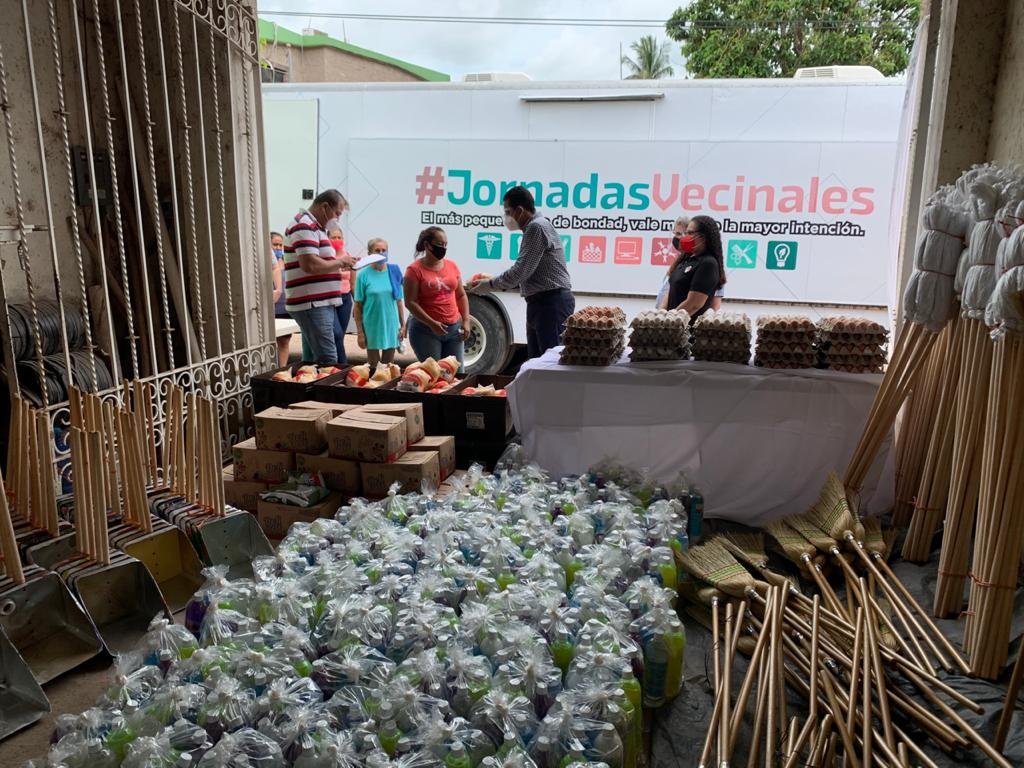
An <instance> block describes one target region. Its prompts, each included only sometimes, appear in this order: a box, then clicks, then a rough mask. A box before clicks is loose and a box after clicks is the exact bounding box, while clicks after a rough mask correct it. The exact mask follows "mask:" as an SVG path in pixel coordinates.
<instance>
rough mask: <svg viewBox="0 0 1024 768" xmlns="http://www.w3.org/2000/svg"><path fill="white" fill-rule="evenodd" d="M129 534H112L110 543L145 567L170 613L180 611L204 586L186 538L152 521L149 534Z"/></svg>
mask: <svg viewBox="0 0 1024 768" xmlns="http://www.w3.org/2000/svg"><path fill="white" fill-rule="evenodd" d="M128 533H129V538H121V537H120V536H119V535H118V532H117V531H116V530H115V531H112V532H111V541H112V543H113V544H114V545H115V546H116V547H117V548H118V549H120V550H122V551H123V552H124V553H125V554H127V555H130V556H131V557H134V558H135V559H136V560H138V561H139V562H141V563H142V564H143V565H145V566H146V568H147V569H148V570H149V572H150V573H151V574H152V575H153V578H154V580H155V581H156V584H157V588H158V589H159V590H160V594H162V595H163V598H164V601H165V602H166V603H167V605H168V607H169V608H170V609H171V610H172V611H175V612H177V611H180V610H182V609H183V608H184V607H185V606H186V605H187V604H188V601H189V600H190V599H191V598H192V595H194V594H195V593H196V591H197V590H198V589H199V588H200V587H201V586H202V584H203V576H202V570H203V562H202V561H201V560H200V559H199V553H198V552H196V549H195V547H194V546H192V542H191V541H189V538H188V536H186V535H185V534H184V532H182V531H181V530H179V529H178V528H175V527H174V526H173V525H168V524H167V523H166V522H165V521H163V520H158V521H154V525H153V530H152V532H151V533H142V532H140V531H138V530H135V529H128Z"/></svg>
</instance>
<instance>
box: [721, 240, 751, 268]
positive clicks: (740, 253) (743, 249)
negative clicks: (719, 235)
mask: <svg viewBox="0 0 1024 768" xmlns="http://www.w3.org/2000/svg"><path fill="white" fill-rule="evenodd" d="M725 266H726V267H727V268H728V269H753V268H754V267H756V266H757V240H730V241H729V245H728V246H727V247H726V249H725Z"/></svg>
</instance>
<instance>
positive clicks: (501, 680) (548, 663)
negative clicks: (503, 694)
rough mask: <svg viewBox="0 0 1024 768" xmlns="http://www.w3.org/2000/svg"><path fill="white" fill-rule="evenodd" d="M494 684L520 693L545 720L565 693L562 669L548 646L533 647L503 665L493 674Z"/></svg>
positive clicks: (527, 648)
mask: <svg viewBox="0 0 1024 768" xmlns="http://www.w3.org/2000/svg"><path fill="white" fill-rule="evenodd" d="M494 684H495V685H497V686H498V687H503V688H506V689H507V690H510V691H512V690H515V691H521V692H522V693H523V695H524V696H526V698H528V699H529V700H530V702H531V703H532V704H533V710H534V713H535V714H536V715H537V718H538V719H543V718H544V716H545V715H546V714H547V713H548V710H549V709H550V708H551V705H552V704H554V702H555V699H556V698H557V697H558V694H559V693H561V691H562V670H561V669H559V668H558V666H556V665H555V662H554V659H553V658H552V657H551V652H550V651H549V650H548V648H547V647H546V646H545V645H534V646H531V647H526V648H521V649H520V651H519V653H517V654H516V655H515V656H513V657H512V658H511V659H509V660H508V661H506V662H505V663H504V664H502V665H501V666H500V667H499V668H498V671H497V672H496V673H495V675H494Z"/></svg>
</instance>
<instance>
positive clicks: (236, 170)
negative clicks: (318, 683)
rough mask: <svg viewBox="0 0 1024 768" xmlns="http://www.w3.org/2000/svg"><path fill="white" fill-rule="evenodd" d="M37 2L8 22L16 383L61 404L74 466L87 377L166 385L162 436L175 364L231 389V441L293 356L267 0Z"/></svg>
mask: <svg viewBox="0 0 1024 768" xmlns="http://www.w3.org/2000/svg"><path fill="white" fill-rule="evenodd" d="M20 6H21V7H20V11H21V13H20V14H18V15H20V18H16V16H14V15H11V16H9V17H8V18H5V20H4V23H3V24H2V25H0V112H2V113H3V115H2V122H0V130H2V134H3V135H2V137H0V138H2V144H3V147H4V148H3V149H2V150H0V190H2V199H3V202H4V204H3V205H2V206H0V349H2V360H3V365H4V368H5V373H6V377H7V385H8V386H7V390H8V391H9V393H10V395H11V396H14V395H18V394H20V395H21V396H22V397H25V398H27V399H28V400H29V401H30V402H33V403H34V404H35V405H36V406H37V407H41V408H44V409H46V410H47V412H48V413H49V414H50V416H51V424H52V426H53V427H54V428H55V431H56V433H57V435H58V439H57V449H58V450H57V452H56V458H55V463H56V465H58V466H62V465H63V464H65V463H66V459H67V447H66V445H64V441H63V440H61V439H60V434H61V433H62V432H63V430H64V429H65V428H66V426H67V424H68V421H69V413H68V405H67V395H68V391H69V389H70V388H71V387H72V386H74V387H77V388H79V389H82V390H87V391H94V392H95V391H98V392H101V393H102V395H103V397H104V398H106V399H113V400H120V399H121V397H122V389H121V388H120V387H119V386H117V385H118V383H119V382H120V381H121V380H122V379H127V378H134V379H140V380H142V381H149V382H152V383H154V384H155V386H154V390H155V393H156V394H155V401H154V402H153V403H152V409H153V413H154V417H155V422H156V424H157V428H158V434H157V439H158V442H161V443H162V419H163V402H164V400H165V398H166V396H167V394H168V392H169V389H170V386H171V384H172V383H174V384H177V385H178V386H181V387H183V388H185V389H186V391H189V390H195V391H198V392H202V393H203V394H205V395H207V396H210V397H213V398H215V399H216V400H217V401H218V404H219V414H220V418H221V427H222V434H223V436H224V443H223V445H222V448H223V449H224V451H225V453H226V452H227V451H228V450H229V448H230V445H231V444H232V443H234V442H236V441H237V440H239V439H242V438H244V437H245V436H246V434H247V431H248V428H247V423H246V422H247V415H248V413H249V412H250V411H251V406H252V399H251V394H250V392H249V379H250V377H251V376H252V375H253V374H256V373H261V372H263V371H266V370H269V369H271V368H272V367H273V366H274V364H275V360H276V348H275V345H274V343H273V342H274V339H273V338H270V337H271V336H272V335H273V334H272V329H273V323H272V321H271V320H270V318H271V316H272V315H271V312H272V307H271V306H270V290H269V288H270V273H271V259H270V251H269V246H268V243H267V226H266V193H265V190H264V188H263V181H262V179H263V147H262V133H261V131H260V129H259V87H260V86H259V67H258V58H257V53H258V44H259V41H258V39H257V34H258V33H257V22H256V16H255V7H254V0H20ZM51 179H52V180H53V182H54V183H53V184H51ZM42 254H49V258H48V259H47V258H45V257H43V256H42ZM0 400H2V396H0ZM8 405H9V403H6V402H0V419H2V418H3V415H4V413H5V412H6V411H7V410H8V408H7V406H8ZM8 423H9V421H8ZM2 431H6V430H2ZM4 437H5V436H4ZM55 479H56V475H55Z"/></svg>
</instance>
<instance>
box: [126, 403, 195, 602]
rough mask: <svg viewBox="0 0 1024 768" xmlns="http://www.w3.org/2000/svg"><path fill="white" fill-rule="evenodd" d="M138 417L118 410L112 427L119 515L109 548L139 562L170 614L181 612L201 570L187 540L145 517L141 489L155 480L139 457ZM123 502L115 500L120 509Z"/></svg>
mask: <svg viewBox="0 0 1024 768" xmlns="http://www.w3.org/2000/svg"><path fill="white" fill-rule="evenodd" d="M140 421H141V420H140V419H139V418H138V416H137V414H133V413H130V412H128V411H125V410H122V411H121V412H120V413H119V414H118V415H117V417H116V421H115V422H114V423H115V425H116V426H117V428H118V429H117V437H118V440H117V449H118V458H119V460H120V462H119V463H120V468H121V473H120V474H121V488H122V497H123V512H122V516H121V524H120V525H117V526H116V527H114V528H112V529H111V530H110V542H111V543H112V544H113V545H114V546H115V547H117V548H118V549H120V550H122V551H123V552H124V553H125V554H128V555H130V556H132V557H134V558H136V559H137V560H139V561H140V562H142V563H143V564H144V565H145V566H146V568H148V569H149V572H150V573H151V574H152V575H153V578H154V579H155V580H156V583H157V586H158V587H159V589H160V592H161V594H162V595H163V599H164V602H166V603H167V605H168V606H170V608H171V610H172V611H179V610H181V609H182V608H184V607H185V606H186V605H187V604H188V601H189V599H190V598H191V597H192V595H193V594H195V592H196V590H197V589H199V587H200V586H202V583H203V577H202V574H201V571H202V569H203V564H202V562H201V561H200V559H199V553H198V552H196V550H195V547H193V546H192V542H191V541H189V539H188V537H187V536H186V535H185V534H184V533H183V532H182V531H181V530H179V529H178V528H176V527H174V526H173V525H168V524H167V523H166V522H165V521H163V520H160V519H159V518H157V519H156V520H154V519H153V516H152V515H150V513H149V500H148V498H147V492H146V487H147V485H148V484H150V483H151V482H152V481H153V479H155V477H154V476H155V466H154V464H151V463H149V462H148V459H149V458H150V457H149V456H148V455H144V454H143V452H142V441H141V434H140V433H141V432H143V431H144V429H145V426H144V425H140V423H139V422H140ZM121 501H122V500H121V499H116V500H114V503H115V504H120V502H121Z"/></svg>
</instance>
